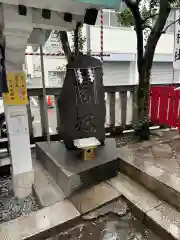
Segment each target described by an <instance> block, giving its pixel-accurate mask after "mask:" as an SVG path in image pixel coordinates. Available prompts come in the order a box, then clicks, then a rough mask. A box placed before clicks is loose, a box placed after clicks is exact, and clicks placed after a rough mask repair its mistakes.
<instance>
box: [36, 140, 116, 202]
mask: <svg viewBox="0 0 180 240" xmlns="http://www.w3.org/2000/svg"><path fill="white" fill-rule="evenodd" d="M77 153H78V150H71V151H70V150H69V151H68V150H67V149H66V148H65V146H64V144H63V143H62V142H51V143H50V144H48V143H47V142H42V143H38V144H37V147H36V154H37V159H38V160H40V161H41V163H42V164H43V166H44V167H45V169H47V170H48V172H49V174H50V175H51V176H52V178H53V179H54V181H55V182H56V184H57V185H58V186H59V187H60V188H61V189H62V191H63V192H64V194H65V196H66V197H69V196H70V195H71V194H72V193H74V192H75V191H77V190H79V189H84V188H86V187H89V186H91V185H94V184H97V183H99V182H101V181H104V180H107V179H109V178H111V177H114V176H116V175H117V172H118V162H119V160H118V158H117V156H118V150H117V149H116V142H115V140H114V139H107V140H106V142H105V146H101V147H99V148H98V149H97V159H96V160H91V161H83V160H81V159H80V158H79V155H78V154H77Z"/></svg>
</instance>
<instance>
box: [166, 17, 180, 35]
mask: <svg viewBox="0 0 180 240" xmlns="http://www.w3.org/2000/svg"><path fill="white" fill-rule="evenodd" d="M177 22H180V18H178V19H177V20H176V21H173V22H172V23H170V24H169V25H168V26H166V28H165V29H164V30H163V31H162V34H164V33H166V31H167V29H168V28H170V27H171V26H172V25H174V24H175V23H177Z"/></svg>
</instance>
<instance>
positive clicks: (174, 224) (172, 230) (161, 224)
mask: <svg viewBox="0 0 180 240" xmlns="http://www.w3.org/2000/svg"><path fill="white" fill-rule="evenodd" d="M144 222H145V224H146V226H147V227H150V228H151V229H152V231H154V232H155V233H157V234H159V235H161V237H162V239H167V240H171V239H173V240H174V239H180V212H178V211H177V210H176V209H174V208H172V207H171V206H170V205H168V204H166V203H164V204H162V205H160V206H159V207H157V208H154V209H152V210H150V211H148V212H147V215H146V217H145V220H144Z"/></svg>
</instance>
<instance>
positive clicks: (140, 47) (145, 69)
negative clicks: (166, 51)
mask: <svg viewBox="0 0 180 240" xmlns="http://www.w3.org/2000/svg"><path fill="white" fill-rule="evenodd" d="M126 4H127V6H128V7H129V8H130V10H131V12H132V14H133V16H134V20H135V29H136V36H137V66H138V73H139V84H138V89H137V115H138V121H137V122H136V123H135V135H136V136H139V138H140V140H148V139H149V88H150V77H151V68H152V64H153V58H154V53H155V49H156V46H157V43H158V41H159V39H160V36H161V34H162V31H163V28H164V26H165V24H166V20H167V18H168V16H169V13H170V10H171V8H170V5H169V0H160V9H159V15H158V18H157V20H156V23H155V25H154V27H153V28H152V30H151V33H150V36H149V37H148V41H147V45H146V49H145V52H144V43H143V28H144V26H143V21H142V18H141V14H140V10H139V5H138V4H137V1H136V2H133V1H131V0H126Z"/></svg>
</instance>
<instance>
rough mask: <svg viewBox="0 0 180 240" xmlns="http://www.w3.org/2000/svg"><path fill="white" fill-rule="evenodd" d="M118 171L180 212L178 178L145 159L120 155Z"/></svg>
mask: <svg viewBox="0 0 180 240" xmlns="http://www.w3.org/2000/svg"><path fill="white" fill-rule="evenodd" d="M119 167H120V171H121V172H122V173H124V174H126V175H127V176H129V177H130V178H131V179H132V180H134V181H136V182H137V183H139V184H141V185H143V186H144V187H146V188H147V189H149V190H150V191H151V192H153V193H154V194H155V195H156V196H157V197H158V198H159V199H162V200H164V201H166V202H167V203H169V204H170V205H172V206H174V207H175V208H177V209H178V210H180V178H179V177H178V176H176V175H174V174H173V173H171V172H168V171H167V170H165V169H162V168H160V167H158V166H156V165H154V164H153V163H152V164H151V163H150V162H149V161H146V159H145V158H144V159H142V158H134V157H130V156H126V155H122V156H121V157H120V160H119Z"/></svg>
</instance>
